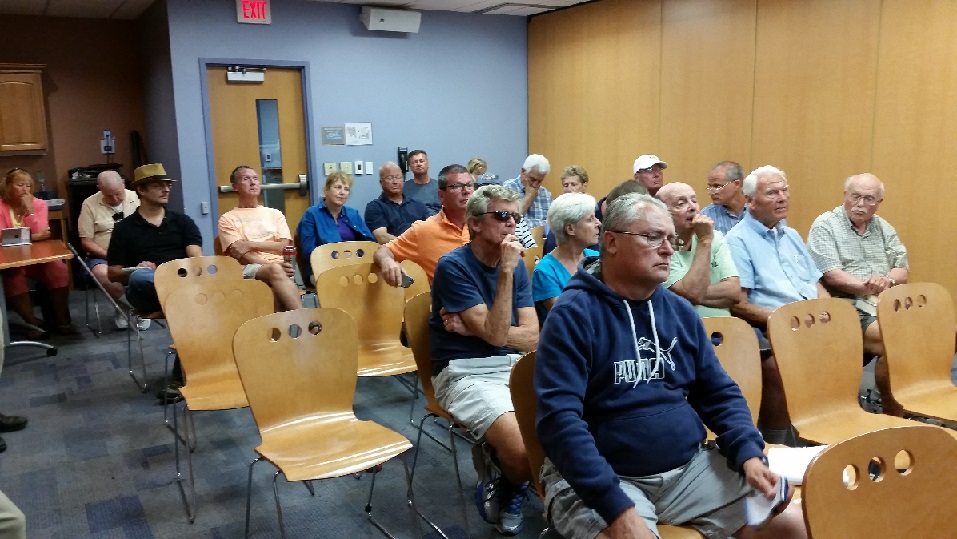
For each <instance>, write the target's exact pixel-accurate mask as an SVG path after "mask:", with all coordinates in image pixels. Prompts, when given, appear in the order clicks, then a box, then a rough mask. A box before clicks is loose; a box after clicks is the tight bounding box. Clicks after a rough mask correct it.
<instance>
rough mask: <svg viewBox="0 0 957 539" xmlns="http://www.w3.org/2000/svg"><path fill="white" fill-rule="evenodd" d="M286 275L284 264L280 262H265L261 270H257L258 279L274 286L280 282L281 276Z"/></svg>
mask: <svg viewBox="0 0 957 539" xmlns="http://www.w3.org/2000/svg"><path fill="white" fill-rule="evenodd" d="M285 276H286V272H284V271H283V270H282V266H280V265H279V264H263V265H262V266H260V268H259V271H257V272H256V280H257V281H262V282H264V283H266V284H268V285H269V286H272V285H273V284H274V283H276V282H278V280H279V279H280V278H281V277H285Z"/></svg>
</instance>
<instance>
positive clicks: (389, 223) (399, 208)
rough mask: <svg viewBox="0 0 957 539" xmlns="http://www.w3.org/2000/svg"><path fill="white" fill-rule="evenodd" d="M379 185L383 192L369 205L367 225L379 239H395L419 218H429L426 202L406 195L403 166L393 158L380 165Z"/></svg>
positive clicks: (380, 241) (384, 242)
mask: <svg viewBox="0 0 957 539" xmlns="http://www.w3.org/2000/svg"><path fill="white" fill-rule="evenodd" d="M379 185H380V186H382V194H381V195H379V198H377V199H375V200H372V201H370V202H369V203H368V204H367V205H366V214H365V219H366V225H368V226H369V230H371V231H372V235H373V236H374V237H375V240H376V241H377V242H379V243H382V244H386V243H389V242H390V241H392V240H394V239H395V238H396V237H398V236H399V235H401V234H402V233H403V232H405V231H406V230H408V229H409V227H410V226H412V223H414V222H415V221H424V220H425V219H428V218H429V215H431V214H430V213H429V210H428V208H426V207H425V204H423V203H421V202H419V201H418V200H415V199H414V198H411V197H406V196H403V195H402V170H401V169H400V168H399V165H396V164H395V163H393V162H391V161H389V162H387V163H386V164H384V165H382V168H380V169H379Z"/></svg>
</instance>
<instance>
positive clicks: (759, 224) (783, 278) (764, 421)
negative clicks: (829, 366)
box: [727, 165, 830, 443]
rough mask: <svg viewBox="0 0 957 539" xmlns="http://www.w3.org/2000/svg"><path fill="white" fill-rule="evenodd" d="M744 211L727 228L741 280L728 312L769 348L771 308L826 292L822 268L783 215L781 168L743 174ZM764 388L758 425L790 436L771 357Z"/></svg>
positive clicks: (780, 438) (782, 438) (774, 435)
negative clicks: (745, 175) (819, 267)
mask: <svg viewBox="0 0 957 539" xmlns="http://www.w3.org/2000/svg"><path fill="white" fill-rule="evenodd" d="M743 190H744V196H745V197H746V198H747V200H748V211H747V212H745V214H744V217H743V218H742V219H741V222H740V223H738V224H737V225H735V226H734V228H732V229H731V231H730V232H728V236H727V241H728V247H730V248H731V258H732V259H733V260H734V266H735V268H736V269H737V270H738V276H739V278H740V280H741V290H742V292H741V295H740V298H739V302H738V303H737V304H736V305H734V306H732V307H731V314H733V315H734V316H737V317H739V318H743V319H744V320H746V321H747V322H748V323H750V324H751V325H752V326H754V327H755V330H756V331H757V333H758V341H759V343H761V345H762V348H769V345H768V342H767V338H766V332H767V325H768V318H769V317H770V316H771V313H772V312H773V311H774V310H775V309H777V308H778V307H780V306H781V305H784V304H786V303H791V302H794V301H801V300H805V299H815V298H818V297H823V298H826V297H830V296H829V294H828V293H827V291H826V290H825V289H824V286H823V285H821V283H820V279H821V272H819V271H818V270H817V268H816V267H815V266H814V261H813V260H812V259H811V254H810V253H809V252H808V250H807V247H805V245H804V242H803V241H801V236H800V235H799V234H798V233H797V231H796V230H794V229H793V228H790V227H788V226H787V225H786V224H785V222H784V220H785V219H787V216H788V206H789V203H790V197H789V195H788V181H787V177H786V176H785V175H784V172H782V171H781V170H778V169H777V168H775V167H772V166H770V165H765V166H763V167H760V168H758V169H756V170H754V171H753V172H751V174H748V176H747V177H746V178H745V179H744V185H743ZM761 368H762V372H761V380H762V384H763V393H762V396H761V411H760V414H759V421H758V424H759V425H760V426H761V429H762V431H763V432H764V436H765V439H766V440H767V441H769V442H771V443H785V442H787V441H789V439H788V437H789V436H790V434H791V432H790V426H791V419H790V416H789V415H788V412H787V401H786V399H785V398H784V384H783V382H781V375H780V373H779V372H778V367H777V362H776V361H775V360H774V357H767V358H766V359H764V360H763V361H762V362H761Z"/></svg>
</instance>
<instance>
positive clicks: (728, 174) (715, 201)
mask: <svg viewBox="0 0 957 539" xmlns="http://www.w3.org/2000/svg"><path fill="white" fill-rule="evenodd" d="M743 179H744V173H743V172H741V165H739V164H737V163H735V162H734V161H722V162H720V163H718V164H717V165H715V166H714V168H712V169H711V172H709V173H708V194H709V195H711V204H709V205H708V206H706V207H705V208H704V209H702V210H701V214H702V215H707V216H708V217H710V218H711V220H712V221H714V229H715V230H717V231H718V232H721V233H722V234H727V233H728V231H729V230H731V228H732V227H733V226H734V225H736V224H738V222H739V221H741V218H742V217H744V214H745V212H747V211H748V204H747V200H745V199H744V193H743V192H742V191H741V181H742V180H743Z"/></svg>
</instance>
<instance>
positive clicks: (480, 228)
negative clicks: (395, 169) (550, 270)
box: [429, 173, 538, 535]
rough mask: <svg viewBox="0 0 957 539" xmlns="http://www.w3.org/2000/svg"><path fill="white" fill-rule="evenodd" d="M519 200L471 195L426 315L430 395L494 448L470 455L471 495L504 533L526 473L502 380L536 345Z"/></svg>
mask: <svg viewBox="0 0 957 539" xmlns="http://www.w3.org/2000/svg"><path fill="white" fill-rule="evenodd" d="M466 174H467V173H466ZM517 198H518V195H516V194H515V192H514V191H511V190H510V189H507V188H505V187H502V186H499V185H487V186H485V187H482V188H481V189H479V190H478V191H476V192H475V194H473V195H472V197H471V198H470V199H469V201H468V208H467V210H466V217H467V220H468V226H469V229H470V230H471V232H472V241H471V243H469V244H468V245H464V246H462V247H459V248H457V249H455V250H454V251H452V252H451V253H449V254H447V255H445V256H443V257H442V258H440V259H439V264H438V266H437V267H436V269H435V280H434V281H433V283H432V314H431V316H430V318H429V337H430V340H431V352H432V376H433V378H432V380H433V384H434V386H435V397H436V399H437V400H438V402H439V404H440V405H441V406H442V407H443V408H445V409H446V410H448V412H449V413H450V414H452V415H453V416H454V417H455V418H456V419H457V420H458V421H460V422H461V423H462V424H463V425H465V426H466V427H467V428H468V429H469V430H470V431H471V432H472V434H473V435H475V436H476V437H477V438H479V439H484V441H485V442H486V443H487V446H490V447H491V451H492V452H493V453H494V456H490V457H489V459H488V461H487V462H484V463H480V462H476V465H477V467H479V466H480V465H482V464H484V466H485V468H484V470H480V475H479V484H478V485H477V488H476V491H477V492H476V503H477V505H478V510H479V514H480V515H481V516H482V518H484V519H485V520H486V521H487V522H489V523H493V524H495V525H496V528H497V529H498V531H499V532H500V533H503V534H506V535H514V534H516V533H518V532H520V531H521V530H522V527H523V526H524V521H523V519H522V501H523V500H524V499H525V496H526V494H527V489H528V480H529V479H531V471H530V470H529V467H528V459H527V457H526V455H525V446H524V444H523V443H522V435H521V433H520V432H519V430H518V421H517V420H516V419H515V413H514V411H513V407H512V398H511V395H510V394H509V389H508V378H509V374H510V373H511V369H512V365H513V364H514V363H515V361H516V360H517V359H518V358H519V357H520V354H521V353H522V352H528V351H531V350H534V349H535V347H536V346H537V345H538V318H537V317H536V316H535V308H534V307H533V305H532V294H531V286H530V283H529V278H528V273H527V271H526V269H525V264H523V263H522V255H523V254H524V251H525V250H524V248H523V247H522V245H521V244H520V243H519V242H518V240H517V239H516V238H515V235H514V232H515V223H516V221H517V220H518V219H521V215H520V214H519V213H518V204H516V200H517ZM487 446H486V447H487ZM492 460H494V462H495V463H496V464H497V465H498V467H500V468H501V472H502V473H501V475H499V474H498V473H497V472H495V471H493V470H494V468H493V465H492V462H491V461H492Z"/></svg>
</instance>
